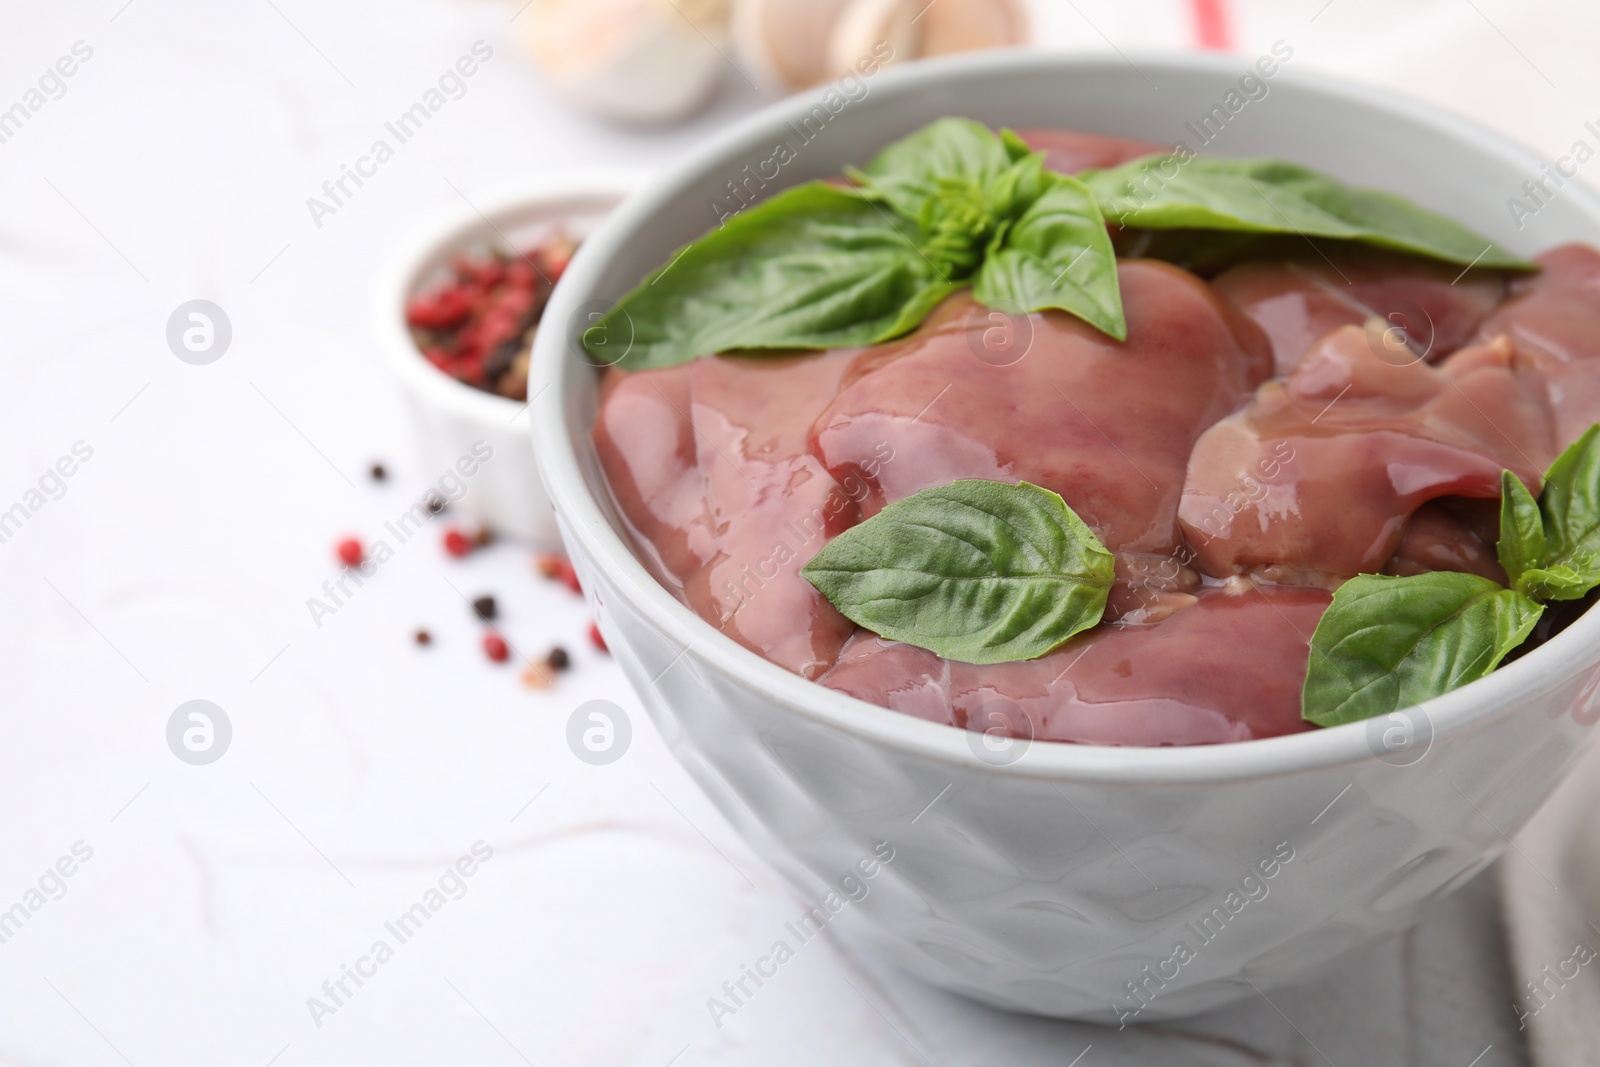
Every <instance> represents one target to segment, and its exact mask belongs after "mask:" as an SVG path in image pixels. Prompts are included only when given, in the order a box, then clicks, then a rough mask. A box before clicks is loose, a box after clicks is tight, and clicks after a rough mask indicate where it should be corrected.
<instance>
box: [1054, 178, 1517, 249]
mask: <svg viewBox="0 0 1600 1067" xmlns="http://www.w3.org/2000/svg"><path fill="white" fill-rule="evenodd" d="M1080 177H1081V178H1082V179H1083V180H1084V182H1086V183H1087V184H1088V186H1089V188H1091V189H1093V190H1094V194H1095V196H1096V198H1097V199H1099V201H1100V207H1101V209H1102V210H1103V211H1104V212H1105V214H1106V217H1107V218H1109V219H1112V220H1113V221H1115V222H1120V223H1122V224H1123V225H1124V226H1133V227H1139V228H1143V229H1152V230H1168V229H1175V228H1192V229H1202V230H1240V231H1247V232H1252V233H1297V234H1300V235H1302V236H1306V237H1330V238H1335V239H1339V240H1349V241H1360V242H1362V243H1364V244H1371V245H1377V246H1379V247H1382V248H1392V249H1396V250H1398V251H1401V252H1410V253H1413V254H1415V255H1422V256H1428V257H1431V258H1433V259H1442V260H1445V261H1447V262H1450V263H1461V264H1476V265H1477V266H1480V267H1499V268H1506V269H1514V270H1532V269H1534V265H1533V264H1531V263H1529V262H1527V261H1526V260H1523V259H1520V258H1518V257H1517V256H1514V255H1512V254H1511V253H1510V252H1508V251H1506V250H1505V249H1503V248H1500V247H1499V246H1497V245H1495V244H1494V242H1492V241H1490V240H1489V239H1488V238H1486V237H1483V236H1482V235H1480V234H1477V233H1474V232H1473V231H1472V230H1469V229H1467V228H1466V227H1465V226H1462V225H1461V224H1460V223H1458V222H1455V221H1453V220H1451V219H1448V218H1445V217H1444V216H1443V215H1438V214H1435V213H1434V212H1432V211H1428V210H1427V209H1425V208H1422V207H1418V206H1417V205H1416V204H1413V203H1412V202H1411V201H1409V200H1406V199H1404V198H1403V197H1398V196H1394V195H1392V194H1390V193H1384V192H1379V191H1377V190H1375V189H1361V188H1356V187H1354V186H1349V185H1345V184H1344V183H1342V182H1340V181H1337V180H1336V179H1334V178H1330V177H1328V176H1327V175H1325V174H1319V173H1318V172H1316V171H1314V170H1311V169H1310V168H1308V167H1302V166H1299V165H1298V164H1295V163H1286V162H1283V161H1281V160H1273V159H1221V158H1214V157H1208V156H1193V157H1190V158H1188V159H1183V158H1182V157H1179V156H1174V155H1157V156H1146V157H1143V158H1141V159H1135V160H1132V161H1130V162H1128V163H1124V164H1122V165H1120V166H1117V167H1111V168H1109V169H1106V170H1098V171H1085V172H1084V173H1083V174H1081V175H1080Z"/></svg>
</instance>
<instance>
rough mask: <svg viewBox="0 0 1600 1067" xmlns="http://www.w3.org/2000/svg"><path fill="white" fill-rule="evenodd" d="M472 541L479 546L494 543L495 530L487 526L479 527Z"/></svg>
mask: <svg viewBox="0 0 1600 1067" xmlns="http://www.w3.org/2000/svg"><path fill="white" fill-rule="evenodd" d="M472 541H473V543H474V544H476V545H477V546H478V547H479V548H482V547H483V546H484V545H488V544H493V543H494V531H493V530H491V529H489V527H487V526H480V527H478V532H477V533H476V534H474V535H473V538H472Z"/></svg>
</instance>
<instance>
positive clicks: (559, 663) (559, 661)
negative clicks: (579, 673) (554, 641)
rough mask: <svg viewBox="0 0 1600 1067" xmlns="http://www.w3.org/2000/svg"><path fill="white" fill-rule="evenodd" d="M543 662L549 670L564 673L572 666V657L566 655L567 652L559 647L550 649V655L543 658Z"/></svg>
mask: <svg viewBox="0 0 1600 1067" xmlns="http://www.w3.org/2000/svg"><path fill="white" fill-rule="evenodd" d="M544 661H545V662H546V663H548V664H549V665H550V669H551V670H553V671H564V670H566V669H567V668H568V667H570V666H572V657H571V656H569V655H567V650H566V649H564V648H562V647H561V646H560V645H557V646H556V647H555V648H552V649H551V650H550V654H549V655H548V656H546V657H545V658H544Z"/></svg>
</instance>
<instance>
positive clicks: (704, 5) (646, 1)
mask: <svg viewBox="0 0 1600 1067" xmlns="http://www.w3.org/2000/svg"><path fill="white" fill-rule="evenodd" d="M518 21H519V22H520V23H521V24H522V30H521V33H522V38H521V40H522V44H523V47H524V49H525V50H526V51H527V53H528V54H529V55H530V56H531V57H532V58H533V61H534V63H536V64H537V65H538V66H539V68H540V69H541V70H542V71H543V72H544V74H545V75H546V77H548V78H549V79H550V81H551V82H552V83H553V84H554V85H555V86H556V87H557V89H558V90H560V91H561V92H562V93H563V95H565V96H567V97H568V98H570V99H571V100H572V101H574V102H575V103H577V104H578V105H579V106H581V107H584V108H586V109H588V110H590V111H594V112H596V113H598V114H600V115H603V116H605V117H607V118H611V119H616V120H619V121H622V122H632V123H660V122H670V121H672V120H674V119H680V118H683V117H685V116H687V115H689V114H691V113H692V112H693V111H695V110H696V109H697V108H699V107H700V106H701V105H702V104H704V103H705V102H706V101H707V100H708V99H709V98H710V96H711V94H712V92H713V91H714V90H715V89H716V88H717V87H718V86H719V85H720V84H721V82H722V79H723V76H724V74H725V73H726V68H727V61H726V59H725V58H724V57H723V55H722V53H721V52H720V51H719V50H718V49H719V47H720V46H721V44H722V43H723V42H725V41H726V40H727V23H728V0H533V2H532V4H531V6H530V7H529V8H528V10H527V11H526V12H525V13H524V14H523V15H522V17H521V18H520V19H518Z"/></svg>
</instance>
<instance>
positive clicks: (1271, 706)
mask: <svg viewBox="0 0 1600 1067" xmlns="http://www.w3.org/2000/svg"><path fill="white" fill-rule="evenodd" d="M1022 136H1023V137H1024V138H1025V139H1026V140H1027V141H1028V143H1029V144H1030V145H1032V146H1033V147H1034V148H1035V149H1037V150H1041V151H1044V152H1046V153H1047V154H1048V158H1049V161H1048V165H1049V166H1051V167H1052V168H1054V169H1057V170H1062V171H1076V170H1080V169H1082V168H1085V167H1091V166H1095V167H1098V166H1111V165H1115V164H1117V163H1121V162H1124V161H1126V160H1127V159H1130V158H1134V157H1136V156H1140V155H1144V154H1146V153H1150V152H1156V151H1161V150H1162V149H1161V146H1159V145H1153V144H1147V143H1144V142H1136V141H1130V140H1127V139H1124V138H1112V137H1101V136H1098V135H1094V134H1084V133H1077V132H1073V131H1059V130H1024V131H1022ZM1122 239H1124V243H1127V241H1129V240H1131V242H1132V243H1131V245H1129V247H1139V246H1141V244H1143V245H1149V244H1150V242H1149V241H1145V240H1143V239H1142V238H1140V235H1139V234H1137V233H1136V232H1134V231H1126V232H1125V233H1124V234H1123V235H1122ZM1243 247H1245V246H1243V245H1241V248H1243ZM1262 247H1266V246H1262ZM1286 247H1288V246H1286V245H1282V244H1280V245H1277V246H1273V250H1272V253H1271V254H1272V257H1273V258H1270V259H1261V260H1257V261H1251V262H1246V263H1243V264H1241V265H1237V266H1234V267H1232V268H1231V269H1229V270H1227V271H1225V272H1223V273H1222V274H1220V275H1219V276H1217V277H1216V278H1215V280H1214V281H1213V282H1212V283H1211V284H1209V285H1208V284H1207V283H1205V282H1203V281H1202V280H1200V278H1198V277H1196V276H1195V275H1193V274H1190V273H1187V272H1185V271H1183V270H1179V269H1177V268H1176V267H1172V266H1169V265H1166V264H1163V263H1158V262H1155V261H1152V260H1140V259H1124V260H1121V261H1120V262H1119V267H1118V276H1119V279H1120V283H1121V288H1122V296H1123V301H1124V304H1125V306H1126V310H1127V319H1128V330H1129V332H1128V340H1127V341H1126V342H1124V343H1118V342H1115V341H1113V340H1111V339H1110V338H1108V337H1106V336H1105V335H1103V334H1101V333H1099V332H1098V331H1096V330H1094V329H1093V328H1091V327H1089V326H1087V325H1085V324H1084V323H1082V322H1081V321H1079V320H1077V319H1075V318H1073V317H1071V316H1068V315H1066V314H1063V313H1060V312H1055V311H1050V312H1044V313H1037V314H1032V315H1027V316H1017V317H1011V318H1008V317H1007V316H1005V315H1002V314H1000V313H999V312H995V311H992V310H990V309H988V308H984V307H981V306H979V305H977V304H976V303H975V302H974V301H973V300H972V298H971V296H970V294H967V293H961V294H958V295H956V296H953V297H951V298H949V299H947V300H946V301H945V302H944V303H943V304H941V305H940V306H939V307H938V308H936V309H935V310H934V312H933V314H932V315H930V316H929V317H928V319H927V320H926V321H925V322H924V323H923V324H922V326H920V327H919V328H918V329H917V330H915V331H914V332H912V333H911V334H909V335H908V336H906V337H904V338H901V339H899V340H897V341H894V342H890V343H888V344H882V345H876V346H872V347H870V348H863V349H853V350H839V351H832V352H824V353H813V354H807V355H767V356H760V357H726V356H713V357H708V358H705V359H701V360H696V361H694V362H692V363H688V364H685V365H682V366H678V367H673V368H669V369H666V370H652V371H641V372H633V373H628V372H622V371H615V370H612V371H608V372H607V373H606V378H605V380H604V382H603V387H602V393H601V409H600V415H599V418H598V420H597V422H596V425H595V428H594V443H595V448H596V451H597V453H598V456H599V459H600V462H601V464H602V465H603V467H604V469H605V472H606V475H607V479H608V481H609V483H610V487H611V491H612V494H613V496H614V498H615V500H616V503H617V505H618V508H619V510H620V511H621V512H622V514H623V516H624V517H625V519H626V521H627V525H628V527H629V532H630V533H631V534H632V536H633V537H634V540H635V541H636V542H637V543H638V545H639V547H640V554H641V556H642V557H643V558H644V559H645V561H646V562H647V564H648V565H649V566H650V567H651V568H652V569H653V570H654V571H655V572H656V573H657V575H658V576H659V577H660V579H661V580H662V582H663V583H664V584H666V585H667V586H668V588H670V589H672V590H673V591H674V592H675V593H676V594H677V595H678V596H679V597H681V598H682V599H683V600H684V601H685V602H686V603H688V604H689V605H690V606H691V607H692V608H693V609H694V610H695V611H696V612H697V613H698V614H699V615H700V616H701V617H702V618H704V619H706V620H707V621H708V622H710V623H711V624H712V625H715V626H717V627H718V628H719V629H721V630H722V631H723V632H724V633H725V634H727V635H728V636H730V637H732V638H734V639H735V640H737V641H739V642H740V643H742V644H743V645H745V647H747V648H750V649H752V650H753V651H755V652H757V653H758V654H760V655H762V656H764V657H766V658H767V659H769V660H771V661H773V662H775V663H778V664H780V665H782V666H784V667H786V668H788V669H789V670H792V671H795V672H797V673H799V674H801V675H804V676H805V677H808V678H813V679H815V680H817V681H818V682H819V683H820V684H822V685H824V686H827V687H829V688H832V689H835V690H838V691H840V692H844V693H848V694H851V695H854V696H857V697H859V698H861V699H863V700H867V701H870V702H872V703H876V704H880V705H883V706H885V707H888V708H892V709H894V710H895V711H898V712H902V713H905V714H909V715H915V716H919V717H922V718H925V719H930V720H932V721H934V722H938V723H945V724H949V725H953V726H957V727H961V728H965V729H968V730H977V731H986V730H993V729H999V730H1001V731H1003V732H1006V733H1009V734H1012V735H1016V736H1023V737H1033V738H1037V739H1039V740H1050V741H1067V742H1075V743H1081V744H1103V745H1187V744H1209V743H1218V742H1228V741H1242V740H1248V739H1251V738H1259V737H1272V736H1277V735H1282V734H1288V733H1294V732H1297V731H1300V730H1305V729H1308V728H1309V726H1308V725H1307V724H1306V723H1305V722H1304V721H1303V720H1302V719H1301V717H1300V689H1301V684H1302V681H1303V679H1304V677H1305V669H1306V662H1307V656H1308V646H1309V639H1310V635H1311V633H1312V631H1313V630H1314V629H1315V627H1316V625H1317V622H1318V620H1319V619H1320V618H1321V615H1322V612H1323V611H1324V609H1325V608H1326V607H1327V605H1328V603H1329V601H1330V592H1329V590H1331V589H1333V588H1335V587H1337V585H1338V584H1339V583H1340V582H1341V581H1343V580H1344V579H1346V578H1348V577H1350V576H1351V575H1354V574H1356V573H1361V572H1378V571H1382V572H1385V573H1389V574H1418V573H1423V572H1426V571H1431V570H1458V571H1465V572H1469V573H1474V574H1480V575H1483V576H1485V577H1489V578H1494V579H1496V580H1503V579H1504V573H1503V572H1502V571H1501V570H1500V566H1499V563H1498V561H1497V560H1496V558H1495V552H1494V543H1495V540H1496V537H1497V528H1498V507H1497V503H1496V501H1497V498H1498V495H1499V487H1500V472H1501V470H1502V469H1503V468H1504V469H1510V470H1512V471H1514V472H1515V473H1516V474H1517V475H1518V476H1519V477H1521V478H1522V479H1523V480H1524V481H1525V482H1527V483H1528V485H1529V486H1530V488H1533V489H1537V488H1538V487H1539V479H1540V475H1541V473H1542V471H1543V470H1544V469H1545V467H1546V466H1547V465H1548V464H1549V462H1550V461H1551V460H1552V459H1553V458H1554V456H1555V455H1556V454H1557V453H1558V452H1559V450H1560V449H1561V448H1562V447H1564V446H1565V445H1567V444H1569V443H1570V442H1571V441H1572V440H1574V439H1575V438H1576V437H1577V436H1578V435H1579V434H1580V433H1582V431H1583V430H1584V429H1586V428H1587V427H1588V426H1589V425H1590V424H1591V423H1592V422H1594V421H1595V420H1596V419H1597V418H1600V253H1597V252H1595V251H1594V250H1592V249H1588V248H1583V247H1579V246H1567V247H1564V248H1559V249H1555V250H1553V251H1551V252H1549V253H1547V254H1546V255H1544V256H1542V257H1540V260H1539V262H1540V265H1541V267H1542V270H1541V272H1540V273H1538V274H1534V275H1531V276H1526V277H1519V278H1518V279H1517V280H1515V281H1514V282H1512V283H1511V285H1510V297H1509V299H1507V298H1506V293H1507V286H1506V283H1505V281H1504V279H1503V277H1502V276H1501V275H1499V274H1495V273H1489V272H1481V271H1471V272H1467V273H1466V274H1464V275H1463V274H1462V272H1461V271H1460V268H1458V267H1453V266H1449V265H1441V264H1436V263H1431V262H1425V261H1422V260H1418V259H1414V258H1409V257H1405V256H1400V255H1396V254H1393V253H1388V252H1380V251H1374V250H1367V249H1358V248H1353V247H1350V246H1343V247H1341V246H1338V245H1337V244H1334V243H1326V244H1324V245H1322V246H1320V247H1321V250H1322V251H1323V252H1326V253H1327V256H1326V257H1324V256H1322V255H1314V254H1311V252H1307V253H1305V254H1303V255H1301V254H1298V253H1291V256H1292V257H1291V258H1289V259H1285V258H1283V256H1284V251H1285V248H1286ZM1256 251H1257V254H1266V253H1263V252H1261V251H1260V249H1259V248H1257V249H1256ZM1396 326H1399V327H1402V328H1403V330H1404V335H1403V336H1402V335H1401V334H1400V333H1399V332H1398V331H1397V330H1395V329H1393V327H1396ZM961 478H987V479H995V480H1000V481H1018V480H1027V481H1030V482H1033V483H1035V484H1038V485H1042V486H1045V487H1047V488H1049V489H1052V490H1054V491H1055V492H1057V493H1060V494H1061V496H1062V497H1063V498H1064V499H1065V500H1066V501H1067V503H1068V504H1070V505H1071V506H1072V507H1073V508H1074V509H1075V510H1076V511H1077V512H1078V514H1079V515H1081V516H1082V517H1083V518H1084V520H1085V521H1086V522H1087V523H1089V524H1090V525H1091V526H1092V527H1093V528H1094V530H1095V532H1096V533H1097V534H1098V535H1099V536H1100V538H1101V539H1102V540H1103V541H1104V542H1105V544H1106V545H1107V547H1109V548H1110V549H1112V551H1113V552H1114V554H1115V556H1116V573H1117V582H1116V585H1115V587H1114V589H1113V591H1112V594H1111V597H1110V599H1109V601H1108V603H1107V608H1106V620H1107V621H1105V622H1104V623H1103V624H1102V625H1100V626H1098V627H1096V628H1094V629H1093V630H1090V631H1088V632H1086V633H1083V634H1080V635H1078V636H1077V637H1074V638H1073V639H1072V640H1071V641H1069V642H1067V643H1066V644H1065V645H1063V646H1062V647H1061V648H1059V649H1057V650H1056V651H1054V652H1052V653H1050V654H1049V655H1046V656H1044V657H1041V658H1039V659H1037V660H1030V661H1027V662H1020V663H1004V664H997V665H990V666H975V665H973V664H968V663H959V662H953V661H948V660H943V659H940V658H939V657H938V656H936V655H934V654H933V653H931V652H928V651H926V650H923V649H919V648H915V647H913V646H910V645H905V644H900V643H898V642H893V641H886V640H883V639H881V638H879V637H878V636H877V635H875V634H873V633H870V632H868V631H865V630H862V629H859V628H857V627H855V626H854V625H853V624H852V623H850V622H849V621H848V620H846V619H845V618H844V617H843V616H842V615H840V614H839V612H838V611H836V610H835V609H834V608H833V607H832V605H830V604H829V603H828V602H827V601H826V600H825V599H824V598H823V597H822V596H821V595H820V594H819V593H817V591H816V590H815V589H814V588H813V587H812V586H811V585H810V583H809V582H807V581H806V580H805V579H804V578H802V577H801V576H800V568H801V566H803V565H804V563H805V562H806V561H807V560H809V559H810V558H811V557H812V556H813V555H814V554H815V553H816V551H817V550H818V548H820V547H821V545H822V544H823V543H825V541H826V540H827V539H828V538H830V537H833V536H835V535H837V534H838V533H840V532H841V531H843V530H845V529H847V528H849V527H850V526H852V525H854V524H856V523H858V522H861V521H863V520H864V519H866V518H868V517H870V516H872V515H874V514H876V513H877V512H878V511H879V510H880V509H881V508H882V507H884V505H885V504H887V503H889V502H892V501H895V500H899V499H902V498H904V497H906V496H909V495H911V494H912V493H915V492H917V491H918V490H920V489H923V488H926V487H929V486H935V485H945V484H948V483H949V482H951V481H954V480H956V479H961Z"/></svg>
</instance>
